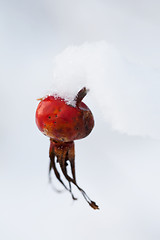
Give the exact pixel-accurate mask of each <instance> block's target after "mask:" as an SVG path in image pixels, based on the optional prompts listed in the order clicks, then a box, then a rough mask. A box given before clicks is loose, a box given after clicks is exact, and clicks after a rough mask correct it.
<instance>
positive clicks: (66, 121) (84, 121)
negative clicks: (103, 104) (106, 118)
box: [36, 88, 98, 209]
mask: <svg viewBox="0 0 160 240" xmlns="http://www.w3.org/2000/svg"><path fill="white" fill-rule="evenodd" d="M86 94H87V90H86V88H83V89H81V90H80V91H79V92H78V94H77V96H76V97H75V102H76V106H75V107H74V106H71V105H68V104H66V102H65V100H64V99H62V98H60V97H55V96H47V97H45V98H44V99H41V102H40V103H39V105H38V107H37V110H36V124H37V126H38V128H39V130H40V131H41V132H42V133H43V134H44V135H46V136H48V137H50V151H49V157H50V167H49V173H50V172H51V170H52V169H53V170H54V173H55V175H56V177H57V179H58V180H59V181H60V182H61V184H62V185H63V186H64V187H65V188H66V189H67V190H68V191H69V192H70V193H71V195H72V198H73V199H74V200H76V198H75V197H74V195H73V193H72V189H71V183H72V184H74V185H75V186H76V187H77V188H78V189H79V190H80V191H81V193H82V195H83V196H84V198H85V199H86V201H87V202H88V203H89V205H90V206H91V207H92V208H93V209H98V206H97V205H96V203H95V202H93V201H92V200H91V199H90V198H89V197H88V196H87V194H86V193H85V192H84V190H83V189H81V188H80V187H79V186H78V185H77V182H76V177H75V151H74V140H76V139H81V138H84V137H86V136H88V135H89V134H90V132H91V131H92V129H93V127H94V119H93V115H92V112H91V111H90V109H89V108H88V107H87V106H86V105H85V104H84V103H83V102H82V99H83V98H84V96H85V95H86ZM56 161H57V162H58V163H59V165H60V168H61V170H62V173H63V175H64V176H65V178H66V179H67V180H68V182H69V188H68V187H67V186H66V185H65V184H64V182H63V181H62V179H61V177H60V174H59V172H58V170H57V167H56ZM67 162H69V163H70V167H71V174H72V176H69V175H68V173H67V165H68V163H67Z"/></svg>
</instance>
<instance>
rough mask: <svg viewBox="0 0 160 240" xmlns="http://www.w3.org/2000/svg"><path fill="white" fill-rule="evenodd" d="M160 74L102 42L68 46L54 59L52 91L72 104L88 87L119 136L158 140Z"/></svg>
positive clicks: (159, 129)
mask: <svg viewBox="0 0 160 240" xmlns="http://www.w3.org/2000/svg"><path fill="white" fill-rule="evenodd" d="M159 77H160V71H158V70H155V69H154V68H153V67H149V66H148V65H143V64H140V63H137V62H134V61H133V60H132V59H129V58H128V57H126V56H125V55H124V54H123V53H121V52H120V51H119V50H118V49H116V47H114V46H112V45H109V44H107V42H105V41H99V42H91V43H84V44H82V45H79V46H78V45H77V46H70V47H67V48H66V49H65V50H64V51H63V52H61V53H60V54H58V55H57V56H56V57H55V59H54V68H53V86H52V90H51V92H53V93H56V94H58V95H59V96H61V97H63V98H65V99H66V101H67V102H68V103H69V104H73V105H74V98H75V96H76V94H77V92H78V91H79V90H80V89H81V88H82V87H84V86H86V87H87V88H89V89H90V90H91V91H92V93H93V94H94V96H95V97H96V101H97V102H98V103H99V106H100V108H101V111H102V112H103V114H104V117H105V119H106V120H107V122H109V123H110V125H111V126H112V128H113V129H115V130H118V131H120V132H122V133H127V134H131V135H140V136H151V137H153V138H160V127H159V122H160V111H159V105H160V100H159V92H160V81H159Z"/></svg>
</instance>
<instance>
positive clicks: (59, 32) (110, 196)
mask: <svg viewBox="0 0 160 240" xmlns="http://www.w3.org/2000/svg"><path fill="white" fill-rule="evenodd" d="M159 9H160V3H159V1H143V0H140V1H125V0H120V1H118V0H114V1H111V0H110V1H102V0H92V1H90V0H86V1H83V0H81V1H76V0H75V1H72V0H68V1H64V0H57V1H56V0H53V1H51V0H45V1H44V0H40V1H37V0H32V1H31V0H28V1H23V0H22V1H20V0H15V1H9V0H6V1H2V0H1V1H0V56H1V58H0V66H1V67H0V84H1V85H0V97H1V101H0V107H1V108H0V109H1V118H0V133H1V134H0V189H1V195H0V238H1V239H4V240H9V239H12V240H14V239H15V240H20V239H24V240H28V239H30V240H35V239H39V240H42V239H46V240H51V239H59V240H62V239H77V240H80V239H84V240H88V239H92V240H96V239H109V240H121V239H122V240H128V239H130V240H132V239H133V240H142V239H145V240H153V239H154V240H158V239H160V230H159V224H160V220H159V217H160V207H159V202H160V193H159V183H160V177H159V172H160V161H159V158H160V142H159V139H160V127H159V122H160V114H159V110H160V108H159V103H160V101H159V90H160V83H159V76H160V48H159V42H160V17H159ZM101 41H104V42H105V43H106V44H107V45H108V46H112V47H113V50H112V47H111V48H110V47H109V55H107V59H108V61H109V64H108V65H107V63H106V62H105V61H106V58H105V57H104V55H103V54H102V55H101V54H100V56H99V57H100V58H101V57H102V62H101V61H100V62H99V64H100V66H102V69H104V66H108V69H110V74H109V75H103V81H102V78H101V77H99V79H98V73H99V70H98V71H97V70H95V69H94V67H93V69H92V71H91V72H90V73H92V76H95V75H96V78H94V77H93V80H90V81H89V80H86V81H87V83H88V84H89V86H90V93H89V94H88V96H87V97H86V98H85V100H84V101H85V102H86V103H87V104H88V105H89V107H90V109H91V110H92V112H93V114H94V117H95V123H96V124H95V128H94V130H93V132H92V133H91V135H90V136H88V137H87V138H86V139H83V140H79V141H76V173H77V181H78V183H79V185H80V186H82V187H83V188H84V190H86V192H87V193H88V195H89V196H90V197H91V199H93V200H95V201H96V203H97V204H98V205H99V206H100V210H99V211H94V210H92V209H91V208H90V207H89V206H88V204H87V203H86V202H85V201H84V199H83V197H82V196H81V194H80V193H79V192H78V191H77V190H76V189H74V192H75V195H76V196H77V197H78V201H76V202H73V201H72V199H71V196H70V195H69V193H67V192H63V193H62V194H57V193H56V192H54V191H53V190H52V188H51V186H50V185H49V183H48V175H47V174H48V164H49V159H48V149H49V139H47V137H45V136H43V135H42V134H41V133H40V132H39V131H38V129H37V127H36V125H35V119H34V118H35V110H36V107H37V104H38V102H37V101H36V98H38V97H41V96H42V95H43V94H44V93H45V92H46V91H49V90H50V87H51V85H52V84H54V78H53V62H54V59H55V56H56V55H57V54H58V56H59V54H60V56H61V58H60V63H61V59H62V60H63V59H64V56H65V49H66V48H68V47H70V48H74V46H78V47H79V48H80V49H81V48H82V46H83V44H85V43H86V42H87V44H88V46H91V53H90V55H89V56H92V51H94V46H95V45H94V44H95V42H96V43H98V44H100V45H99V46H101ZM98 51H99V50H98ZM115 51H116V54H115V55H114V53H115ZM98 53H99V52H98ZM77 56H78V55H76V57H77ZM95 56H96V55H95ZM76 57H75V58H73V61H74V60H75V59H76ZM90 60H91V61H92V60H93V59H89V61H90ZM101 64H102V65H101ZM105 64H106V65H105ZM91 66H95V65H94V64H93V65H91ZM120 66H122V67H123V68H121V67H120ZM61 67H62V71H63V64H62V66H61ZM126 72H127V75H125V74H126ZM115 73H116V74H115ZM69 74H70V72H69ZM106 74H107V73H106ZM123 75H125V80H123ZM89 76H91V75H89ZM106 76H108V78H106V80H105V77H106ZM127 80H128V81H127ZM75 81H76V80H75ZM62 83H64V84H65V78H63V79H62ZM72 83H73V79H72V78H71V81H70V82H69V84H70V85H69V88H72ZM77 83H78V82H77ZM57 87H58V86H57ZM96 90H97V91H96ZM126 93H127V94H126ZM108 96H110V97H108ZM54 180H55V178H54V177H53V181H54ZM55 184H56V183H55ZM57 186H58V187H59V188H60V189H62V187H61V186H59V185H58V184H57Z"/></svg>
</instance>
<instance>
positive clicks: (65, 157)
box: [49, 139, 99, 209]
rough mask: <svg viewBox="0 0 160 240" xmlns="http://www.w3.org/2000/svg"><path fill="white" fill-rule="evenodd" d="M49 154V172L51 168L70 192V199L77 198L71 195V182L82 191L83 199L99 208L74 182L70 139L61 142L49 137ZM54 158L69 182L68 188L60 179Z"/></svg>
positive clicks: (72, 151)
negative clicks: (69, 169)
mask: <svg viewBox="0 0 160 240" xmlns="http://www.w3.org/2000/svg"><path fill="white" fill-rule="evenodd" d="M49 156H50V167H49V174H50V172H51V169H53V170H54V173H55V175H56V177H57V179H58V180H59V182H60V183H61V184H62V185H63V186H64V187H65V189H66V190H68V191H69V192H70V193H71V196H72V199H73V200H77V198H75V197H74V195H73V192H72V187H71V183H73V184H74V185H75V186H76V187H77V188H78V189H79V191H80V192H81V193H82V195H83V197H84V198H85V200H86V201H87V202H88V204H89V205H90V206H91V207H92V208H93V209H99V207H98V206H97V205H96V203H95V202H94V201H92V200H91V199H90V198H89V197H88V195H87V194H86V193H85V191H84V190H83V189H82V188H80V187H79V186H78V184H77V182H76V177H75V153H74V142H73V141H72V142H64V143H62V142H55V141H54V140H53V139H50V154H49ZM55 158H56V159H55ZM55 160H57V162H58V163H59V165H60V168H61V171H62V173H63V175H64V176H65V178H66V180H67V181H68V183H69V188H67V187H66V185H65V184H64V182H63V181H62V179H61V177H60V174H59V172H58V171H57V168H56V162H55ZM67 161H69V162H70V166H71V173H72V176H69V175H68V173H67V165H68V164H67Z"/></svg>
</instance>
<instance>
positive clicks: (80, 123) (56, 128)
mask: <svg viewBox="0 0 160 240" xmlns="http://www.w3.org/2000/svg"><path fill="white" fill-rule="evenodd" d="M36 124H37V126H38V128H39V130H40V131H41V132H42V133H43V134H44V135H46V136H48V137H50V138H52V139H53V140H55V141H58V142H59V141H60V142H70V141H73V140H76V139H81V138H84V137H86V136H87V135H89V134H90V132H91V131H92V129H93V127H94V119H93V115H92V112H91V111H90V109H89V108H88V107H87V106H86V104H84V103H83V102H80V103H79V104H78V106H76V107H73V106H71V105H68V104H67V103H66V102H65V101H64V99H61V98H59V97H58V98H57V97H54V96H47V97H46V98H45V99H43V100H42V101H41V102H40V103H39V105H38V107H37V110H36Z"/></svg>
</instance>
